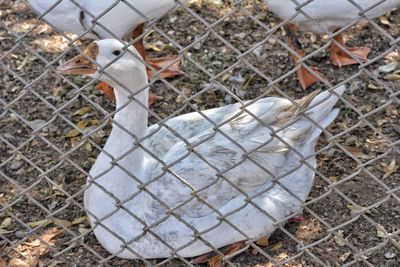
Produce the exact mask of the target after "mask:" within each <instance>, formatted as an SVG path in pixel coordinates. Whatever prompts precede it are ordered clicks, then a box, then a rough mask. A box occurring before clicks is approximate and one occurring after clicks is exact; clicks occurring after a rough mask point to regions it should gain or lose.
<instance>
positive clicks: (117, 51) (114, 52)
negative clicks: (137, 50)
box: [113, 50, 121, 56]
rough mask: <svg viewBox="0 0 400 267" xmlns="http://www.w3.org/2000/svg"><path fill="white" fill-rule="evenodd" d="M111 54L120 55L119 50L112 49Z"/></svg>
mask: <svg viewBox="0 0 400 267" xmlns="http://www.w3.org/2000/svg"><path fill="white" fill-rule="evenodd" d="M113 55H114V56H119V55H121V51H119V50H114V51H113Z"/></svg>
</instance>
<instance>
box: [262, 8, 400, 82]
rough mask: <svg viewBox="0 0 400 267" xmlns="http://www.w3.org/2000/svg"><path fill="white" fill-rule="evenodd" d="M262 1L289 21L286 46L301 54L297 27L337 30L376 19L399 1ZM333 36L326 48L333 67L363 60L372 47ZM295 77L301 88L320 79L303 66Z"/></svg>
mask: <svg viewBox="0 0 400 267" xmlns="http://www.w3.org/2000/svg"><path fill="white" fill-rule="evenodd" d="M264 1H265V2H266V3H267V5H268V9H269V10H270V11H271V12H272V13H274V14H275V15H277V16H278V17H279V18H280V19H282V20H284V21H286V20H287V21H288V23H289V27H287V29H288V33H289V34H288V36H289V39H290V40H289V45H290V46H291V48H292V49H293V50H294V51H296V52H297V54H298V55H299V56H300V57H303V56H304V51H302V50H301V48H299V46H298V45H297V43H296V39H295V35H294V31H295V29H296V27H298V28H300V29H302V30H305V31H309V32H314V33H318V34H323V33H327V32H328V33H330V32H336V31H338V30H339V29H341V28H343V27H346V26H348V25H351V24H353V23H355V22H357V21H359V20H361V19H363V18H368V19H374V18H377V17H379V16H381V15H384V14H385V13H387V12H389V11H390V10H391V9H393V8H395V7H397V6H399V5H400V0H385V1H376V0H358V1H355V3H356V4H355V5H354V4H352V3H351V2H350V1H348V0H336V1H325V0H313V1H309V0H297V3H298V6H297V4H296V3H295V1H292V0H264ZM364 10H365V12H364ZM303 12H304V14H303ZM333 39H334V41H333V42H332V43H331V45H330V48H329V49H330V53H331V61H332V64H333V65H334V66H337V67H342V66H346V65H352V64H358V63H359V62H365V61H366V60H367V56H368V54H369V53H370V52H371V48H369V47H348V46H346V45H345V40H344V38H343V33H342V32H338V33H335V35H334V37H333ZM337 44H339V46H338V45H337ZM340 46H342V47H344V48H345V50H346V51H349V52H351V55H349V54H348V53H347V52H345V51H344V50H342V49H341V47H340ZM292 57H293V60H294V62H295V63H297V61H299V58H298V57H297V56H295V55H293V56H292ZM312 70H313V71H314V72H316V74H318V75H319V76H320V77H321V78H324V75H323V74H322V73H320V72H319V71H318V70H317V69H316V68H312ZM297 77H298V80H299V82H300V84H301V86H302V88H303V89H306V88H308V87H309V86H311V85H312V84H314V83H316V82H319V81H320V79H319V78H317V77H315V75H313V74H311V73H310V72H309V71H308V70H306V69H305V68H304V67H302V66H300V67H299V68H298V69H297Z"/></svg>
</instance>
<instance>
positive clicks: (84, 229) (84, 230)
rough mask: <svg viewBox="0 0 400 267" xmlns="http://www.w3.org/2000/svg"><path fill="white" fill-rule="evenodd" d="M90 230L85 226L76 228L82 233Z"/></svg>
mask: <svg viewBox="0 0 400 267" xmlns="http://www.w3.org/2000/svg"><path fill="white" fill-rule="evenodd" d="M89 231H90V229H88V228H85V227H79V228H78V232H79V233H81V234H82V235H84V234H86V233H88V232H89Z"/></svg>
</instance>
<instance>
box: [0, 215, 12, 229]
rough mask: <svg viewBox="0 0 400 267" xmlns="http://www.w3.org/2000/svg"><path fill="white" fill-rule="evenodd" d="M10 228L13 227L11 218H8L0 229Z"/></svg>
mask: <svg viewBox="0 0 400 267" xmlns="http://www.w3.org/2000/svg"><path fill="white" fill-rule="evenodd" d="M10 226H11V217H7V218H5V219H4V220H3V222H2V223H1V225H0V229H7V228H8V227H10Z"/></svg>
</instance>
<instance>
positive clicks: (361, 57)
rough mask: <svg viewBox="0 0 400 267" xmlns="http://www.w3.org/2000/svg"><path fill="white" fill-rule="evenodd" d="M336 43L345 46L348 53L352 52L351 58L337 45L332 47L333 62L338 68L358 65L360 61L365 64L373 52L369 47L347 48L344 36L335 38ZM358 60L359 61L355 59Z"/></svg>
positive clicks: (333, 44) (340, 35)
mask: <svg viewBox="0 0 400 267" xmlns="http://www.w3.org/2000/svg"><path fill="white" fill-rule="evenodd" d="M334 39H335V41H337V42H338V43H339V44H341V45H342V46H344V47H345V48H346V50H347V51H348V52H351V55H352V56H350V55H349V54H348V53H347V52H346V51H344V50H342V49H341V48H340V47H339V46H337V45H336V44H335V43H332V44H331V46H330V48H329V49H330V51H331V61H332V64H333V65H335V66H337V67H339V68H340V67H342V66H347V65H354V64H358V63H359V62H360V61H361V62H365V61H367V60H368V58H367V56H368V54H369V53H370V52H371V48H369V47H347V46H345V41H344V38H343V35H342V34H339V35H337V36H335V37H334ZM354 58H357V59H358V60H356V59H354Z"/></svg>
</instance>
